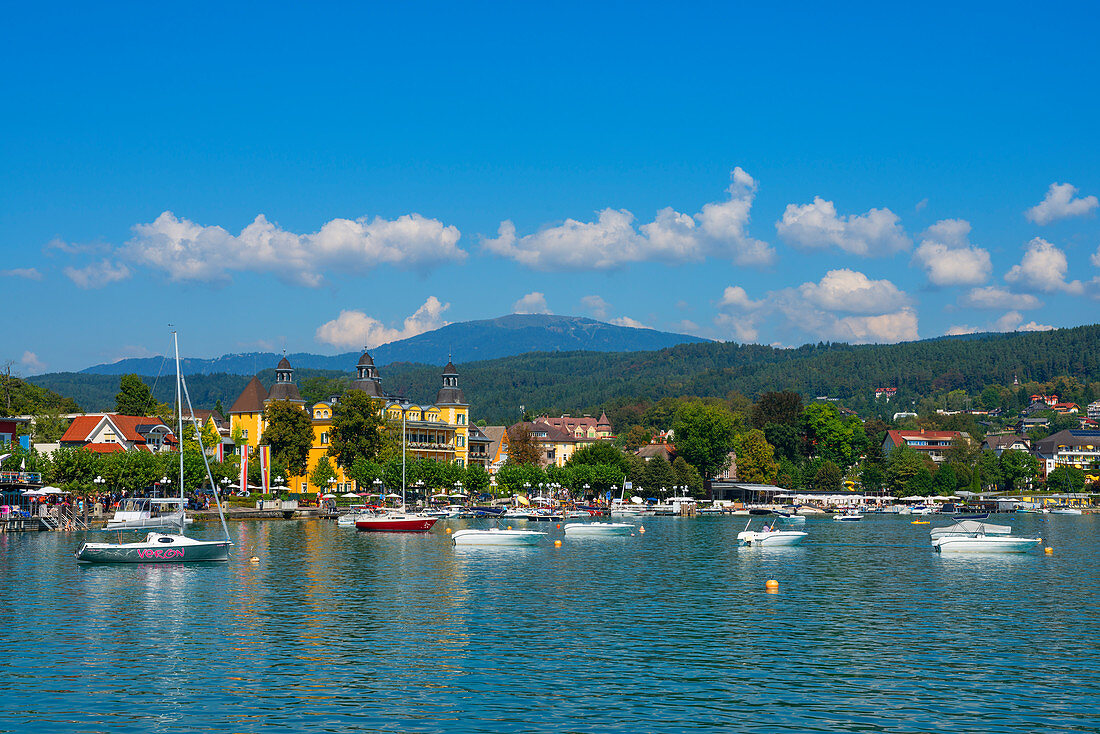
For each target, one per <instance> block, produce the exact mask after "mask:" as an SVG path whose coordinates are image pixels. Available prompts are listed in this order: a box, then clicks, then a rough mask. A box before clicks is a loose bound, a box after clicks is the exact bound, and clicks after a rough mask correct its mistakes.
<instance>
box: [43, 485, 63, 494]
mask: <svg viewBox="0 0 1100 734" xmlns="http://www.w3.org/2000/svg"><path fill="white" fill-rule="evenodd" d="M39 491H40V492H41V493H42V494H68V492H65V491H62V490H60V489H58V488H57V487H43V488H42V489H40V490H39Z"/></svg>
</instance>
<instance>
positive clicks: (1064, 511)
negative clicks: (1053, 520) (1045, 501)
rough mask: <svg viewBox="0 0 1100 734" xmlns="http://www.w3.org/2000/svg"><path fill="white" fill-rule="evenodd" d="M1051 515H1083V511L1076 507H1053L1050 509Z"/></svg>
mask: <svg viewBox="0 0 1100 734" xmlns="http://www.w3.org/2000/svg"><path fill="white" fill-rule="evenodd" d="M1050 514H1051V515H1083V514H1085V513H1083V512H1081V511H1080V510H1078V509H1077V508H1076V507H1055V508H1054V509H1053V510H1051V511H1050Z"/></svg>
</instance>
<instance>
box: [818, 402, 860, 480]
mask: <svg viewBox="0 0 1100 734" xmlns="http://www.w3.org/2000/svg"><path fill="white" fill-rule="evenodd" d="M802 428H803V433H804V434H805V436H806V440H807V441H808V442H809V444H810V446H811V447H812V455H813V456H820V457H821V458H823V459H828V460H829V461H832V462H833V463H834V464H836V465H837V466H839V467H840V468H841V469H842V470H847V469H848V467H850V466H852V465H853V464H855V463H856V461H857V460H858V459H859V457H860V454H861V453H863V451H864V449H865V448H866V447H867V434H866V433H865V432H864V430H863V423H862V422H861V421H860V420H859V418H857V417H855V416H849V417H847V418H842V417H841V415H840V412H839V411H838V410H837V409H836V406H834V405H832V404H829V403H814V404H813V405H807V406H806V408H805V409H804V410H803V411H802Z"/></svg>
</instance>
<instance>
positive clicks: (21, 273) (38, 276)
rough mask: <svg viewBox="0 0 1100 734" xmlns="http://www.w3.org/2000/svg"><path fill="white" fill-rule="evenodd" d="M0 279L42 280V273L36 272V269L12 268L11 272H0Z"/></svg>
mask: <svg viewBox="0 0 1100 734" xmlns="http://www.w3.org/2000/svg"><path fill="white" fill-rule="evenodd" d="M0 277H4V278H26V279H27V280H42V273H40V272H38V268H12V269H11V270H0Z"/></svg>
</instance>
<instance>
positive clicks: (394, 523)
mask: <svg viewBox="0 0 1100 734" xmlns="http://www.w3.org/2000/svg"><path fill="white" fill-rule="evenodd" d="M438 520H439V518H437V517H428V516H426V515H382V516H378V517H360V518H359V519H358V520H356V521H355V529H356V530H359V531H362V532H367V533H426V532H428V531H429V530H431V529H432V526H433V525H435V524H436V522H438Z"/></svg>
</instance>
